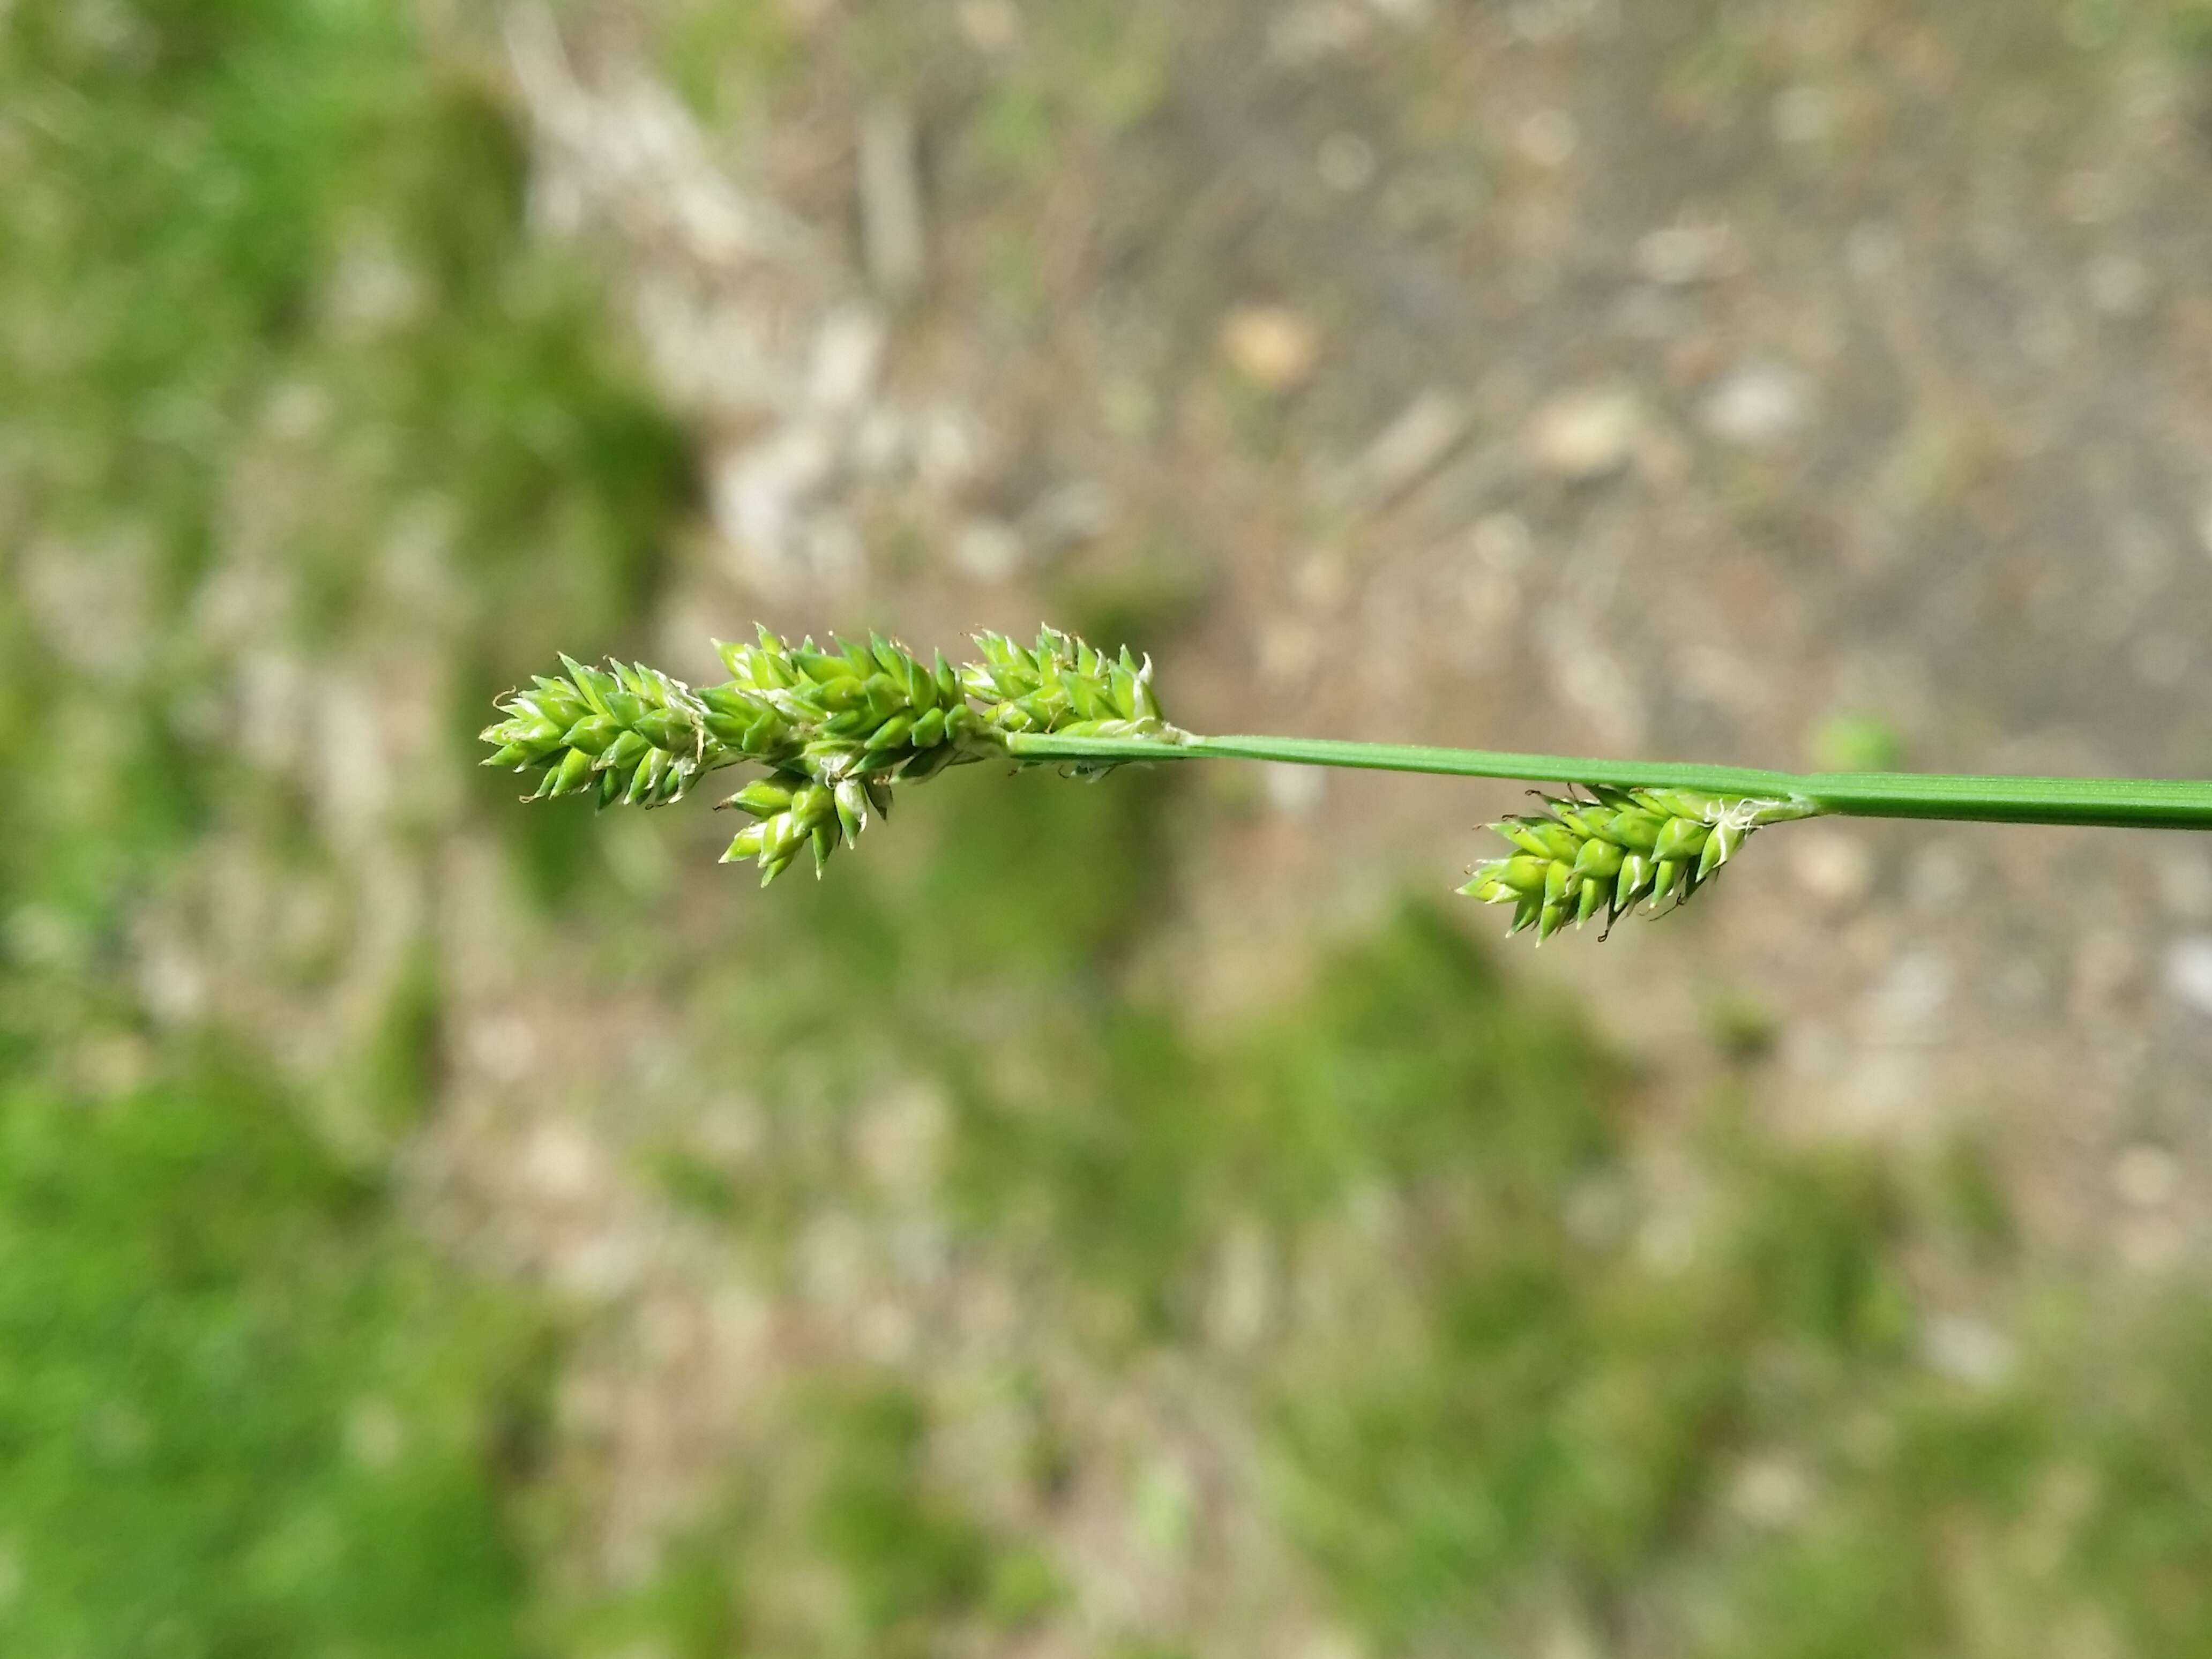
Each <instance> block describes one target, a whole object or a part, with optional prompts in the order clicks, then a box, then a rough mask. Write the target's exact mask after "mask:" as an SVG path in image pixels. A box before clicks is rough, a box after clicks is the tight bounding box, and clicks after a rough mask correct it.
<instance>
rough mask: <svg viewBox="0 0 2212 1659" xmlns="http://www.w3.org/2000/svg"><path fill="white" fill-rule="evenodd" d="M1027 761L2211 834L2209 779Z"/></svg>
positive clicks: (1523, 765) (1104, 741) (1525, 758)
mask: <svg viewBox="0 0 2212 1659" xmlns="http://www.w3.org/2000/svg"><path fill="white" fill-rule="evenodd" d="M1006 746H1007V748H1008V750H1010V751H1011V752H1012V753H1013V754H1015V755H1017V756H1018V757H1021V758H1022V759H1024V760H1068V761H1085V760H1110V761H1121V760H1128V761H1164V760H1256V761H1279V762H1285V763H1289V764H1291V765H1294V766H1345V767H1355V768H1360V769H1365V770H1368V771H1378V772H1428V773H1437V774H1442V775H1446V776H1449V777H1461V778H1528V779H1533V780H1550V781H1558V782H1561V783H1582V784H1592V783H1603V784H1612V785H1616V786H1618V787H1621V788H1636V787H1667V788H1677V789H1695V790H1699V791H1700V792H1702V793H1707V794H1715V795H1753V796H1772V797H1776V798H1778V799H1795V800H1802V801H1804V802H1806V803H1807V804H1808V805H1811V806H1814V807H1815V808H1817V809H1818V810H1819V811H1822V812H1832V813H1838V814H1842V815H1846V816H1850V817H1874V818H1951V819H1958V820H1963V821H1974V822H1981V823H2080V824H2100V825H2105V826H2108V827H2112V828H2116V829H2212V781H2204V782H2200V781H2195V780H2190V779H2141V778H2021V777H1988V776H1979V775H1963V774H1950V773H1937V772H1816V773H1792V772H1770V771H1763V770H1760V769H1756V768H1752V767H1742V766H1699V765H1695V764H1690V763H1683V762H1677V761H1618V760H1592V759H1586V758H1583V757H1579V756H1572V755H1522V754H1514V753H1511V752H1509V751H1504V750H1490V749H1431V748H1424V747H1420V746H1418V745H1412V744H1389V743H1346V742H1341V741H1339V740H1336V739H1333V738H1270V737H1227V738H1200V737H1193V738H1187V739H1185V740H1183V741H1182V742H1179V743H1164V742H1161V741H1159V740H1158V739H1155V738H1063V737H1052V736H1045V735H1038V734H1035V733H1023V734H1019V735H1016V736H1013V737H1010V738H1007V740H1006Z"/></svg>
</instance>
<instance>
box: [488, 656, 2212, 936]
mask: <svg viewBox="0 0 2212 1659" xmlns="http://www.w3.org/2000/svg"><path fill="white" fill-rule="evenodd" d="M975 647H976V650H977V651H978V653H980V654H979V656H978V657H977V659H975V660H974V661H971V662H966V663H962V664H958V665H955V664H953V663H951V662H949V661H947V660H946V659H945V656H944V654H943V653H941V652H940V653H938V654H937V655H936V657H935V658H934V659H933V660H932V661H929V662H924V661H923V660H922V659H921V658H920V657H919V656H917V655H916V654H915V653H913V652H911V651H909V650H908V649H907V647H904V646H903V645H901V644H899V643H898V642H897V641H894V640H890V639H886V638H884V637H883V636H882V635H872V636H871V637H870V638H869V639H867V640H866V641H843V640H834V639H833V640H832V641H829V644H827V645H826V646H817V645H816V644H815V642H814V641H812V640H811V639H804V640H801V641H799V642H798V643H797V644H796V645H791V644H787V643H786V642H785V641H783V640H781V639H780V638H778V637H777V636H776V635H774V634H772V633H770V632H769V630H768V629H765V628H763V629H760V630H759V635H758V638H757V640H756V641H754V642H753V643H751V644H727V643H723V642H720V641H717V643H716V647H715V648H716V650H717V652H718V653H720V657H721V659H722V665H723V667H724V669H725V670H726V671H727V672H728V674H729V678H728V679H727V680H726V681H724V682H723V683H722V684H719V685H710V686H704V687H702V688H699V689H698V690H694V689H693V688H691V687H690V686H689V685H687V684H684V682H683V681H681V680H678V679H675V678H671V677H670V676H669V675H666V674H664V673H661V672H659V671H658V670H655V669H652V668H647V667H646V666H644V665H641V664H626V663H620V662H611V663H610V664H609V665H607V666H606V667H605V668H596V667H592V666H588V665H585V664H583V663H580V662H577V661H574V659H569V658H567V657H563V658H562V669H563V671H562V673H560V674H558V675H551V676H545V675H541V676H538V677H537V678H535V679H533V680H532V684H530V686H529V687H527V688H526V689H523V690H516V691H512V692H509V693H508V694H507V696H504V697H502V698H501V699H500V700H499V703H498V708H499V712H500V715H501V718H500V719H499V720H498V721H496V722H495V724H493V725H491V726H488V727H486V728H485V730H484V732H483V740H484V741H485V742H486V743H488V744H491V745H493V749H494V752H493V753H492V754H491V755H490V756H489V757H487V758H486V760H485V762H484V764H485V765H487V766H495V767H503V768H507V769H513V770H514V771H518V772H532V771H535V772H537V773H538V785H537V787H536V788H535V789H534V790H533V791H532V793H531V794H530V795H528V796H527V797H526V799H530V800H543V799H555V798H557V797H560V796H563V795H589V796H591V797H592V799H595V800H597V802H598V803H599V805H601V806H602V807H605V806H611V805H617V804H620V805H633V806H648V807H650V806H665V805H668V804H669V803H671V802H672V801H676V800H680V799H683V798H684V795H686V794H687V793H690V790H691V788H692V787H693V786H694V785H696V783H697V782H698V781H699V780H701V779H702V778H703V777H705V776H706V775H708V773H710V772H716V771H720V770H722V769H725V768H728V767H735V766H740V765H748V764H749V765H750V766H751V767H753V768H755V769H756V770H755V771H754V772H753V773H752V774H751V775H750V778H749V780H748V781H745V782H744V784H743V785H742V786H741V787H738V788H737V789H736V790H735V791H733V792H732V793H731V794H729V795H728V796H727V797H726V799H724V800H723V801H722V802H721V803H720V805H723V806H726V807H732V808H735V809H736V810H737V811H739V812H741V813H742V814H744V817H746V819H747V820H748V822H747V823H745V824H744V827H743V828H742V829H738V832H737V834H736V835H735V836H733V837H732V840H731V842H730V846H729V850H728V851H727V852H726V853H725V854H723V861H724V862H726V863H727V862H731V861H733V860H751V861H752V862H753V863H754V865H755V866H757V868H758V869H759V871H760V872H761V880H762V882H763V884H767V883H769V882H771V881H773V880H775V878H776V877H777V876H779V875H781V873H782V872H784V871H786V870H787V869H789V868H790V867H791V866H792V865H793V863H794V862H795V861H796V860H798V859H799V857H800V855H801V854H807V855H810V856H811V858H812V860H813V862H814V868H815V872H816V873H817V875H818V874H820V872H821V871H822V869H823V866H826V865H827V864H828V863H829V859H830V857H831V855H832V854H835V853H836V852H837V851H838V849H839V848H846V847H850V846H852V845H854V843H855V842H858V841H859V839H860V835H861V832H862V831H863V830H865V829H866V828H867V827H868V825H869V824H870V823H873V822H874V821H875V820H876V819H878V818H884V817H889V816H890V810H891V806H892V804H893V802H894V801H895V800H896V798H897V794H898V792H899V791H900V790H902V789H903V788H905V787H908V786H910V785H913V784H916V783H921V782H923V781H927V779H929V778H932V777H934V776H936V775H937V774H939V772H941V771H943V770H945V769H946V768H947V767H951V766H959V765H964V764H967V763H971V762H975V761H982V760H996V761H1000V762H1006V763H1012V765H1014V766H1016V767H1030V766H1056V767H1059V768H1060V769H1063V770H1065V771H1067V772H1070V773H1073V774H1075V775H1082V776H1089V777H1097V776H1100V775H1104V774H1105V773H1108V772H1110V771H1112V770H1114V769H1115V768H1117V767H1121V766H1126V765H1130V764H1134V763H1145V762H1155V761H1177V760H1217V759H1218V760H1258V761H1275V762H1281V763H1289V764H1292V765H1304V766H1337V767H1351V768H1357V769H1367V770H1376V771H1395V772H1421V773H1434V774H1440V775H1447V776H1453V777H1477V778H1524V779H1535V780H1550V781H1556V782H1558V783H1560V784H1563V785H1565V786H1566V791H1565V793H1563V794H1559V795H1543V796H1541V797H1540V799H1541V802H1542V806H1541V810H1540V811H1531V812H1525V813H1520V814H1516V815H1515V816H1512V817H1507V818H1505V819H1503V820H1502V821H1500V822H1499V823H1495V824H1493V825H1492V826H1490V827H1491V829H1492V830H1494V831H1495V832H1496V833H1497V834H1498V836H1500V837H1502V838H1503V840H1504V842H1505V846H1504V848H1502V849H1501V850H1500V852H1499V853H1498V856H1496V857H1493V858H1491V859H1489V860H1485V861H1483V862H1482V863H1480V864H1478V865H1476V866H1474V868H1473V869H1472V870H1470V871H1469V872H1468V880H1467V882H1466V884H1464V885H1463V886H1462V887H1461V888H1460V891H1461V892H1462V893H1464V894H1466V895H1467V896H1469V897H1471V898H1474V899H1478V900H1480V901H1482V902H1485V903H1489V904H1495V905H1498V906H1501V907H1504V908H1508V909H1510V911H1511V913H1512V919H1511V923H1510V927H1509V929H1508V931H1509V932H1510V933H1522V932H1524V931H1533V932H1534V933H1535V935H1536V937H1537V939H1538V940H1539V942H1541V941H1542V940H1544V939H1548V938H1550V937H1551V936H1552V935H1553V933H1557V932H1559V930H1560V929H1561V928H1563V927H1569V926H1573V927H1581V926H1583V924H1585V923H1588V922H1589V921H1593V920H1598V919H1602V920H1603V921H1604V922H1605V924H1606V926H1607V927H1608V928H1610V927H1611V926H1612V924H1613V922H1615V921H1619V920H1620V917H1621V916H1623V915H1626V914H1627V913H1628V912H1629V911H1631V910H1632V909H1634V908H1637V907H1638V906H1639V905H1645V906H1651V907H1655V908H1669V907H1673V906H1677V905H1680V904H1681V903H1684V902H1686V901H1687V900H1688V899H1689V898H1690V897H1691V896H1692V894H1694V893H1696V892H1697V891H1698V890H1699V889H1700V888H1702V887H1703V886H1705V884H1706V883H1708V882H1710V881H1711V880H1712V879H1713V878H1714V877H1715V876H1716V875H1717V874H1718V873H1719V872H1720V871H1721V869H1722V868H1723V866H1726V865H1727V864H1728V863H1729V860H1731V859H1733V858H1734V857H1735V854H1736V852H1737V850H1738V849H1739V848H1741V846H1742V845H1743V843H1744V842H1746V841H1747V840H1748V839H1749V838H1750V836H1751V835H1752V833H1753V831H1755V830H1757V829H1762V828H1764V827H1765V826H1766V825H1768V824H1771V823H1785V822H1788V821H1789V820H1791V819H1795V818H1809V817H1823V816H1830V815H1839V816H1850V817H1905V818H1948V819H1956V820H1963V821H1982V822H2002V823H2071V824H2098V825H2110V826H2115V827H2124V828H2168V829H2212V782H2199V781H2184V780H2136V779H2122V778H2037V777H2002V776H1985V775H1964V774H1938V773H1911V772H1848V773H1842V772H1838V773H1810V774H1796V773H1789V772H1774V771H1765V770H1759V769H1751V768H1746V767H1734V766H1705V765H1696V764H1689V763H1680V762H1669V761H1623V760H1598V759H1591V758H1586V757H1576V756H1563V755H1531V754H1516V753H1512V752H1509V751H1504V750H1483V749H1437V748H1425V747H1415V746H1407V745H1404V744H1376V743H1351V742H1341V741H1336V740H1332V739H1327V738H1278V737H1204V736H1200V735H1199V734H1197V733H1195V732H1187V731H1184V730H1183V729H1182V728H1181V727H1179V726H1174V725H1171V724H1170V723H1169V721H1168V720H1167V719H1166V717H1165V716H1164V714H1162V713H1161V712H1160V705H1159V700H1158V696H1157V695H1156V694H1155V692H1154V690H1153V686H1152V659H1150V658H1149V657H1146V658H1144V659H1138V658H1136V657H1133V655H1132V654H1131V653H1130V652H1129V651H1128V649H1127V647H1123V648H1122V649H1121V650H1120V651H1118V652H1116V653H1112V654H1110V655H1109V653H1106V652H1103V651H1101V650H1098V649H1097V648H1096V647H1092V646H1091V645H1088V644H1086V643H1085V642H1084V641H1082V640H1079V639H1077V638H1076V637H1074V636H1073V635H1069V634H1065V633H1062V632H1060V630H1059V629H1053V628H1046V629H1043V630H1042V631H1041V632H1040V633H1039V634H1038V635H1037V638H1036V643H1035V644H1034V645H1023V644H1019V643H1018V642H1017V641H1013V640H1011V639H1009V638H1007V637H1006V636H1005V635H999V634H989V633H985V634H978V635H975Z"/></svg>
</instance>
